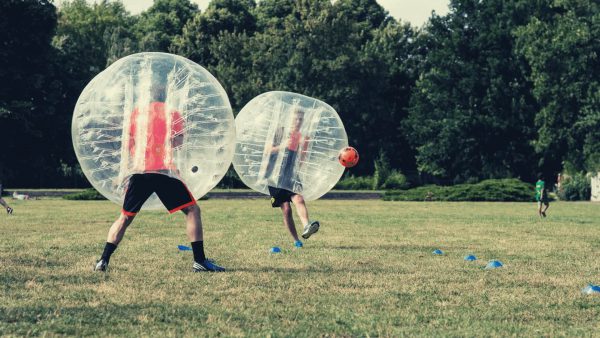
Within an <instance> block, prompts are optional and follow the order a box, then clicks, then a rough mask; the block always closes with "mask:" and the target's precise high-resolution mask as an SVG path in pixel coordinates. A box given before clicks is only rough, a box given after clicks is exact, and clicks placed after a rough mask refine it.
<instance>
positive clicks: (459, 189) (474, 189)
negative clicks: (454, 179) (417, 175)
mask: <svg viewBox="0 0 600 338" xmlns="http://www.w3.org/2000/svg"><path fill="white" fill-rule="evenodd" d="M533 189H534V187H533V185H531V184H528V183H525V182H522V181H520V180H517V179H498V180H485V181H481V182H479V183H476V184H457V185H454V186H447V187H444V186H436V185H427V186H422V187H418V188H414V189H409V190H389V191H386V193H385V195H384V196H383V199H384V200H386V201H514V202H532V201H534V200H535V199H534V197H535V194H534V190H533Z"/></svg>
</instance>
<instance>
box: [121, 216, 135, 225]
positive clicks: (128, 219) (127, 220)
mask: <svg viewBox="0 0 600 338" xmlns="http://www.w3.org/2000/svg"><path fill="white" fill-rule="evenodd" d="M134 218H135V215H125V214H121V216H120V217H119V222H121V224H122V225H123V226H128V225H129V224H131V222H133V219H134Z"/></svg>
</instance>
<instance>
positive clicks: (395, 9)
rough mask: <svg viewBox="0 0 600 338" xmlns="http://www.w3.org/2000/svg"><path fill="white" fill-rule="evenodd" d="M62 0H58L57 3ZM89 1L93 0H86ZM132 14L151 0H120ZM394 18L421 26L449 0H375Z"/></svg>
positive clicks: (204, 2)
mask: <svg viewBox="0 0 600 338" xmlns="http://www.w3.org/2000/svg"><path fill="white" fill-rule="evenodd" d="M61 1H62V0H58V1H57V2H58V4H59V5H60V2H61ZM87 1H88V2H90V3H93V2H95V1H94V0H87ZM121 2H123V4H124V5H125V8H127V10H128V11H129V12H131V13H132V14H138V13H140V12H142V11H143V10H145V9H147V8H148V7H150V6H151V5H152V3H153V0H121ZM192 2H195V3H196V4H198V7H200V9H201V10H205V9H206V7H207V6H208V3H209V2H210V0H192ZM377 2H378V3H379V4H380V5H381V6H382V7H383V8H385V9H386V10H387V11H388V12H390V15H392V16H393V17H394V18H396V19H399V20H402V21H408V22H410V23H411V24H412V25H413V26H418V27H420V26H422V25H423V24H424V23H425V22H426V21H427V19H428V18H429V17H430V16H431V11H432V10H435V12H436V13H437V14H438V15H445V14H446V13H448V3H449V0H377Z"/></svg>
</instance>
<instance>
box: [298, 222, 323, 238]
mask: <svg viewBox="0 0 600 338" xmlns="http://www.w3.org/2000/svg"><path fill="white" fill-rule="evenodd" d="M319 226H320V225H319V222H318V221H314V222H312V223H308V224H307V225H305V226H304V232H302V238H304V239H307V238H309V237H310V236H311V235H312V234H314V233H315V232H317V231H319Z"/></svg>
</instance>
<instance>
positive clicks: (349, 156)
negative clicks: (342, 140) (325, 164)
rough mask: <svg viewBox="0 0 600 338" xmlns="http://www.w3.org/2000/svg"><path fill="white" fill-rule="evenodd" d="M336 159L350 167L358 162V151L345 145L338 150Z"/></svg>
mask: <svg viewBox="0 0 600 338" xmlns="http://www.w3.org/2000/svg"><path fill="white" fill-rule="evenodd" d="M338 160H339V161H340V163H341V164H342V165H343V166H344V167H346V168H352V167H354V166H355V165H356V164H357V163H358V151H356V149H354V148H352V147H346V148H344V149H342V150H341V151H340V154H339V155H338Z"/></svg>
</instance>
